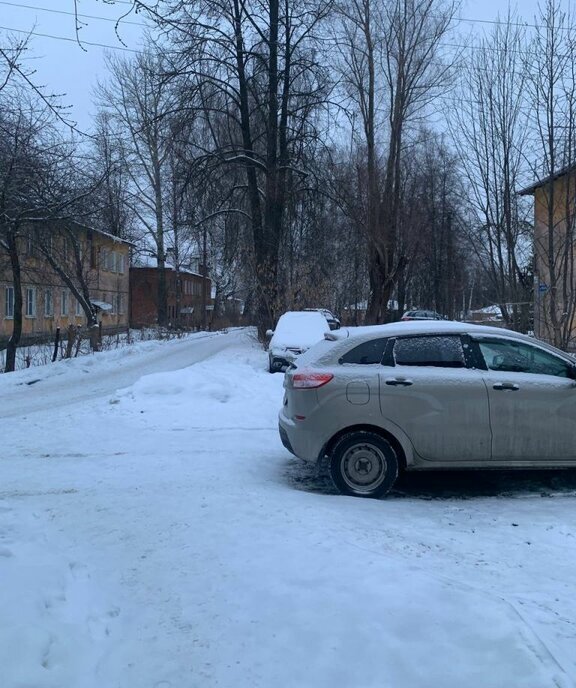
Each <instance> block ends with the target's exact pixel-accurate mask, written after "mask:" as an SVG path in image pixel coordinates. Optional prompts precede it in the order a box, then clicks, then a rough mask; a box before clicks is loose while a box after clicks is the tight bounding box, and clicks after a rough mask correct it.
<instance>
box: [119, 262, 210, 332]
mask: <svg viewBox="0 0 576 688" xmlns="http://www.w3.org/2000/svg"><path fill="white" fill-rule="evenodd" d="M211 290H212V281H211V280H210V278H209V277H204V276H203V275H201V274H200V273H198V272H193V271H191V270H184V269H180V270H179V271H178V272H176V270H174V269H173V268H171V267H167V268H166V292H167V297H168V321H169V323H170V325H171V326H173V327H200V326H202V324H203V322H204V319H203V312H204V307H205V308H206V311H207V312H206V322H207V323H210V321H211V315H212V310H213V308H214V301H213V300H212V298H211ZM157 322H158V268H156V267H131V268H130V324H131V325H132V327H147V326H152V325H156V324H157Z"/></svg>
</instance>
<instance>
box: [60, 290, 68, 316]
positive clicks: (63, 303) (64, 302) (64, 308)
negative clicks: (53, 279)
mask: <svg viewBox="0 0 576 688" xmlns="http://www.w3.org/2000/svg"><path fill="white" fill-rule="evenodd" d="M60 313H61V315H68V292H67V291H66V290H65V289H63V290H62V298H61V300H60Z"/></svg>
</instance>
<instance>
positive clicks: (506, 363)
mask: <svg viewBox="0 0 576 688" xmlns="http://www.w3.org/2000/svg"><path fill="white" fill-rule="evenodd" d="M478 344H479V346H480V351H481V353H482V356H483V358H484V361H485V363H486V367H487V368H488V370H499V371H503V372H509V373H532V374H535V375H555V376H556V377H570V366H569V365H568V363H566V361H563V360H562V359H561V358H558V357H557V356H554V354H551V353H549V352H548V351H544V350H543V349H539V348H537V347H535V346H530V345H529V344H523V343H522V342H513V341H511V340H509V341H507V340H484V341H482V340H480V341H479V342H478Z"/></svg>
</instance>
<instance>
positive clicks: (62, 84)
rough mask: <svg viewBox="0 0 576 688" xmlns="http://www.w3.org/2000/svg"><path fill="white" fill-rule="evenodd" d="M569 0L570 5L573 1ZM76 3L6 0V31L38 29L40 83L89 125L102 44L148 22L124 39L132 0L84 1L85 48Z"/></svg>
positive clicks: (480, 26)
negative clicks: (76, 18)
mask: <svg viewBox="0 0 576 688" xmlns="http://www.w3.org/2000/svg"><path fill="white" fill-rule="evenodd" d="M565 2H566V5H568V0H565ZM506 6H507V5H506V3H505V2H503V1H502V0H464V2H463V7H462V11H461V13H460V16H461V17H462V19H463V20H468V21H462V22H461V23H460V28H461V32H462V34H463V35H465V34H468V33H469V32H474V33H480V32H482V31H484V30H488V29H489V28H490V21H493V20H494V19H496V17H497V16H498V13H499V12H500V13H501V14H505V13H506ZM512 6H513V7H514V6H516V5H514V3H513V5H512ZM517 6H518V7H519V8H520V9H519V14H520V16H521V17H522V18H523V19H524V20H525V21H526V22H527V23H533V21H534V15H535V13H536V11H537V6H538V1H537V0H522V1H521V2H519V3H518V5H517ZM73 7H74V0H0V32H2V33H5V32H6V30H7V29H10V30H12V31H14V32H16V31H22V32H29V31H31V32H34V34H35V35H33V36H32V43H31V46H32V51H31V54H30V56H29V57H30V60H29V65H30V66H32V67H34V68H35V69H36V70H37V73H36V77H35V79H36V82H37V83H41V84H43V85H44V86H45V89H46V91H49V92H52V93H59V94H62V102H63V103H65V104H67V105H71V106H72V109H71V113H72V117H73V118H74V119H75V120H76V121H77V122H78V124H79V127H80V128H81V129H84V130H87V129H89V128H90V125H91V112H92V111H93V105H92V102H91V101H92V90H93V88H94V86H95V84H96V81H97V79H98V78H100V79H103V78H104V76H105V71H104V61H103V58H104V53H105V51H106V49H107V48H105V47H101V46H109V49H113V50H115V51H118V52H120V53H123V54H126V55H130V51H133V50H137V49H138V46H139V44H140V42H141V39H142V26H143V22H142V16H141V15H140V16H139V15H136V16H135V15H131V16H129V17H128V18H126V19H125V20H123V21H122V22H121V24H120V26H119V35H120V38H119V37H118V36H117V35H116V33H115V22H116V20H117V19H118V18H119V17H120V16H121V15H122V13H123V12H124V11H126V10H127V9H129V5H128V3H127V1H126V0H123V2H118V4H116V5H110V4H108V3H106V2H104V0H78V7H79V11H80V12H81V13H82V14H83V15H86V16H85V17H83V21H84V22H85V25H84V26H83V27H82V29H81V32H80V34H81V36H82V39H83V44H84V50H82V48H80V47H79V45H78V43H77V42H76V32H75V22H74V16H73ZM17 35H21V34H17ZM120 39H122V41H123V43H124V44H125V45H123V43H122V42H121V40H120ZM93 44H100V45H93Z"/></svg>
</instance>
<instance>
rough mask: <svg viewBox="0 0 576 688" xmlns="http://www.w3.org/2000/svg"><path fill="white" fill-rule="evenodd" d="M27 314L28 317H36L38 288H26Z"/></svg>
mask: <svg viewBox="0 0 576 688" xmlns="http://www.w3.org/2000/svg"><path fill="white" fill-rule="evenodd" d="M26 316H27V317H28V318H35V317H36V288H35V287H28V288H27V289H26Z"/></svg>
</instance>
